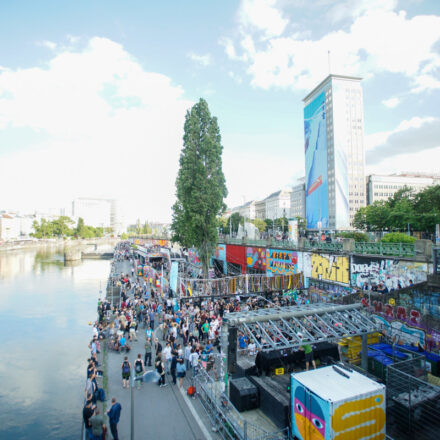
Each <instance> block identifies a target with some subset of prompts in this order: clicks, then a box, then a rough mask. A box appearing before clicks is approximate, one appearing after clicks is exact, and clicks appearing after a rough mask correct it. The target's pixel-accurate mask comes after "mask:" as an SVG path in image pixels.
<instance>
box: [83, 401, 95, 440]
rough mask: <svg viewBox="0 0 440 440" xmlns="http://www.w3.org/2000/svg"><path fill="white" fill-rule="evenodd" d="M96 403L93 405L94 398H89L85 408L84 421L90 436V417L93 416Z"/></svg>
mask: <svg viewBox="0 0 440 440" xmlns="http://www.w3.org/2000/svg"><path fill="white" fill-rule="evenodd" d="M94 410H95V405H93V402H92V399H89V400H87V402H86V405H85V406H84V408H83V421H84V426H85V428H86V431H87V436H88V437H89V438H90V436H91V435H92V424H91V423H90V418H91V417H92V416H93V412H94Z"/></svg>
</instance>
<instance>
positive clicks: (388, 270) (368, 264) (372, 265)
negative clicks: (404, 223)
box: [351, 255, 428, 291]
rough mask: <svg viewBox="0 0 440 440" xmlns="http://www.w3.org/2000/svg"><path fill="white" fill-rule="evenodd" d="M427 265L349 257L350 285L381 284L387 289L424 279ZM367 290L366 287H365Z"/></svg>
mask: <svg viewBox="0 0 440 440" xmlns="http://www.w3.org/2000/svg"><path fill="white" fill-rule="evenodd" d="M427 273H428V265H427V264H426V263H419V262H415V261H403V260H392V259H385V258H371V257H361V256H355V255H353V256H352V257H351V285H352V286H356V287H363V286H368V289H371V287H372V286H378V285H379V284H381V283H382V284H383V285H384V286H385V287H386V288H387V289H388V291H391V290H397V289H402V288H404V287H407V286H410V285H412V284H417V283H422V282H424V281H426V279H427ZM365 290H367V289H365Z"/></svg>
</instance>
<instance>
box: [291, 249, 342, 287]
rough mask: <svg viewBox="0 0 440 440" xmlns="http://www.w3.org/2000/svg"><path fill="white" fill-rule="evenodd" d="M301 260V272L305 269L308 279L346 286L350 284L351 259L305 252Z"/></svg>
mask: <svg viewBox="0 0 440 440" xmlns="http://www.w3.org/2000/svg"><path fill="white" fill-rule="evenodd" d="M301 260H302V261H301V263H300V270H301V268H302V269H303V271H304V275H305V276H306V277H309V278H314V279H316V280H324V281H332V282H334V283H340V284H345V285H348V284H349V283H350V264H349V257H346V256H343V255H330V254H315V253H309V252H303V255H302V256H301Z"/></svg>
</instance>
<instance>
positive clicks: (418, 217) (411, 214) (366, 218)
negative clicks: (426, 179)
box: [353, 185, 440, 233]
mask: <svg viewBox="0 0 440 440" xmlns="http://www.w3.org/2000/svg"><path fill="white" fill-rule="evenodd" d="M437 223H440V185H435V186H429V187H427V188H425V189H424V190H422V191H420V192H418V193H415V192H414V191H412V190H411V189H410V188H408V187H404V188H402V189H400V190H399V191H397V192H396V193H395V194H394V196H392V197H390V198H389V199H388V200H386V201H378V202H374V203H373V204H372V205H369V206H366V207H363V208H360V209H359V211H357V212H356V214H355V216H354V221H353V226H354V227H355V228H357V229H364V230H369V231H390V232H391V231H406V230H407V229H408V226H409V227H410V229H411V230H413V231H420V232H426V233H433V232H434V230H435V225H436V224H437Z"/></svg>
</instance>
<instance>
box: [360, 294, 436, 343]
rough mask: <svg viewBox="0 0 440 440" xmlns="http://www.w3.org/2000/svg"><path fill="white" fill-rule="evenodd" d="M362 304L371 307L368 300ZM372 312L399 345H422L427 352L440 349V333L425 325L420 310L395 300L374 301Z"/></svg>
mask: <svg viewBox="0 0 440 440" xmlns="http://www.w3.org/2000/svg"><path fill="white" fill-rule="evenodd" d="M362 304H364V305H365V306H369V302H368V298H363V299H362ZM371 310H372V313H373V317H374V318H375V319H376V321H377V322H378V323H380V324H382V325H383V326H384V327H385V329H386V330H387V332H388V336H390V337H392V338H393V340H394V342H395V343H397V344H414V345H417V344H420V345H421V346H422V347H426V350H427V351H438V350H439V349H440V331H438V330H436V329H434V328H432V327H430V326H429V325H427V324H426V323H425V319H424V318H425V317H424V316H423V314H421V312H420V310H417V309H413V308H412V307H406V306H405V305H402V304H397V305H396V301H395V299H394V298H389V299H388V303H384V302H382V301H378V300H373V301H372V302H371Z"/></svg>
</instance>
